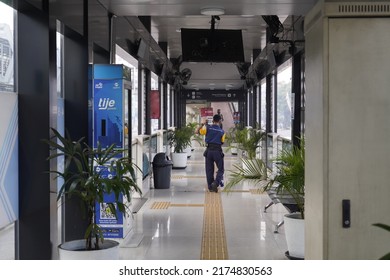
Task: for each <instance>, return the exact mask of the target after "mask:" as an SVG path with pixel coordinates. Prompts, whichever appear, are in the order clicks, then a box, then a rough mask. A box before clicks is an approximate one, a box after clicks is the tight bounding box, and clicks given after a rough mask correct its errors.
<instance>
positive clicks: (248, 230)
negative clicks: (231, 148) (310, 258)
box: [120, 147, 287, 260]
mask: <svg viewBox="0 0 390 280" xmlns="http://www.w3.org/2000/svg"><path fill="white" fill-rule="evenodd" d="M202 153H203V148H201V147H199V148H196V149H195V150H194V151H193V152H192V155H191V157H190V158H189V159H188V164H187V168H185V169H173V170H172V174H171V187H170V188H169V189H154V188H152V189H151V190H150V192H149V194H148V200H147V202H146V203H145V204H144V205H143V206H142V207H141V208H140V210H139V211H138V212H137V213H136V214H134V224H135V227H134V232H133V233H132V234H131V235H130V236H132V237H131V238H132V239H138V240H140V242H139V241H138V242H139V244H136V245H131V246H129V245H128V244H130V243H131V241H129V240H126V239H125V240H124V241H123V242H122V244H121V255H120V257H121V259H138V260H153V259H156V260H164V259H165V260H176V259H177V260H199V259H200V260H202V259H218V260H223V259H230V260H243V259H247V260H257V259H259V260H260V259H261V260H283V259H287V258H286V257H285V252H286V251H287V246H286V241H285V236H284V228H283V226H282V227H281V228H279V233H274V229H275V225H276V224H277V223H278V222H280V221H281V220H282V219H283V215H284V214H285V213H287V211H286V210H285V208H284V207H283V206H282V205H280V204H276V205H272V206H271V207H270V208H268V210H267V212H266V213H265V212H264V207H265V206H266V205H267V204H268V203H269V202H270V199H269V197H268V195H267V194H263V193H260V192H259V191H258V187H257V186H254V185H251V184H250V183H244V184H242V185H238V186H236V187H235V188H234V189H233V191H231V192H224V191H222V190H221V189H220V191H219V192H218V193H210V192H208V190H207V186H206V177H205V168H204V158H203V156H202ZM238 162H239V161H238V159H237V156H232V155H230V153H228V152H225V183H226V182H227V181H228V179H229V170H231V169H232V166H233V164H236V163H238ZM151 184H152V185H153V179H152V180H151Z"/></svg>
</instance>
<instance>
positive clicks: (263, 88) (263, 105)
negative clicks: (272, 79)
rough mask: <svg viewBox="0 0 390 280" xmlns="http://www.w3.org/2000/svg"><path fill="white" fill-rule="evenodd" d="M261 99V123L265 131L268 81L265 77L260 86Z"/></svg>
mask: <svg viewBox="0 0 390 280" xmlns="http://www.w3.org/2000/svg"><path fill="white" fill-rule="evenodd" d="M260 90H261V92H260V100H261V104H260V105H261V106H260V113H261V123H260V128H261V129H262V130H264V131H265V128H266V122H267V109H266V106H267V101H266V98H265V97H266V90H267V87H266V82H265V79H264V80H262V81H261V86H260Z"/></svg>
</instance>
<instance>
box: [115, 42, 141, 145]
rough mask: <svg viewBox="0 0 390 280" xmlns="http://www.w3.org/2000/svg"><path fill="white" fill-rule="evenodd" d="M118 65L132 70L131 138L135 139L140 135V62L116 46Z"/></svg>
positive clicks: (116, 61)
mask: <svg viewBox="0 0 390 280" xmlns="http://www.w3.org/2000/svg"><path fill="white" fill-rule="evenodd" d="M115 63H116V64H123V65H126V66H127V67H129V68H130V73H131V136H132V138H134V137H135V136H137V135H138V106H139V104H138V61H137V60H136V59H135V58H134V57H132V56H131V55H130V54H128V53H127V52H126V51H125V50H123V49H122V48H121V47H119V46H118V45H117V46H116V56H115Z"/></svg>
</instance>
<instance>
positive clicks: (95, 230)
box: [43, 128, 141, 259]
mask: <svg viewBox="0 0 390 280" xmlns="http://www.w3.org/2000/svg"><path fill="white" fill-rule="evenodd" d="M51 130H52V132H53V137H52V138H50V139H49V140H43V141H44V142H45V143H47V144H48V145H49V147H50V149H51V150H52V151H53V152H52V154H51V155H50V156H49V158H48V160H51V159H53V158H58V157H64V170H63V171H57V170H52V171H49V172H50V173H53V174H55V175H56V178H61V179H63V181H62V182H63V184H62V186H61V188H60V190H59V192H58V197H57V198H58V199H60V198H61V197H63V196H65V197H66V198H71V197H73V196H75V197H78V198H79V199H80V201H81V202H82V206H83V208H84V209H85V210H86V213H85V214H86V215H85V217H86V219H87V222H88V227H87V229H86V231H85V235H84V238H85V239H84V240H76V241H70V242H66V243H64V244H61V245H60V246H59V249H60V258H61V252H62V254H63V255H64V256H65V257H64V258H68V257H69V254H72V256H71V257H70V258H74V259H79V258H81V259H84V258H85V256H84V255H88V256H87V257H86V258H94V259H100V258H102V259H106V258H108V257H107V255H105V252H106V251H107V252H108V253H109V254H110V252H109V251H113V250H116V251H118V249H112V248H110V246H114V247H115V246H116V247H118V242H116V241H112V240H104V238H103V232H102V229H101V228H100V226H99V225H98V224H97V221H96V215H95V210H96V206H97V204H98V203H99V204H100V203H103V202H104V195H105V194H111V195H113V197H114V201H111V202H109V203H107V206H108V209H109V210H108V211H110V212H111V213H112V214H113V215H115V216H116V215H118V214H125V213H126V210H127V207H126V202H124V201H123V199H125V200H126V201H127V202H130V201H131V197H132V193H133V192H138V193H141V190H140V188H139V187H138V186H137V184H136V178H135V167H136V166H135V165H134V164H133V163H131V161H130V160H129V159H128V158H123V157H120V155H121V154H122V152H123V151H121V150H117V149H116V148H115V145H111V146H109V147H108V148H102V147H101V146H100V145H98V147H97V149H93V148H91V147H90V146H88V145H87V144H86V143H84V142H83V141H84V138H81V139H79V140H77V141H74V140H72V139H71V138H70V136H69V135H67V137H63V136H62V135H61V134H60V133H59V132H58V131H57V130H55V129H53V128H52V129H51ZM104 169H106V170H107V169H108V171H109V174H110V175H109V176H103V174H102V171H103V170H104ZM74 245H75V248H73V246H74ZM102 249H105V250H102ZM64 250H65V251H64ZM73 250H79V252H76V253H77V254H79V255H76V256H73V253H74V252H72V251H73ZM92 251H93V252H96V253H100V254H103V255H102V256H95V255H94V256H92V257H91V256H89V255H90V252H92ZM80 254H82V255H80ZM114 254H117V253H114ZM114 258H117V256H115V255H114Z"/></svg>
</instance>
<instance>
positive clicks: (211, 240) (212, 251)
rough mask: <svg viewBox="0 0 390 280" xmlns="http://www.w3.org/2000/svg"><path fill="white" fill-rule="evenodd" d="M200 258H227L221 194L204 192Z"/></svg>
mask: <svg viewBox="0 0 390 280" xmlns="http://www.w3.org/2000/svg"><path fill="white" fill-rule="evenodd" d="M200 259H201V260H227V259H229V257H228V251H227V244H226V234H225V223H224V220H223V209H222V202H221V195H220V194H219V193H212V192H206V194H205V207H204V215H203V235H202V249H201V255H200Z"/></svg>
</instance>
